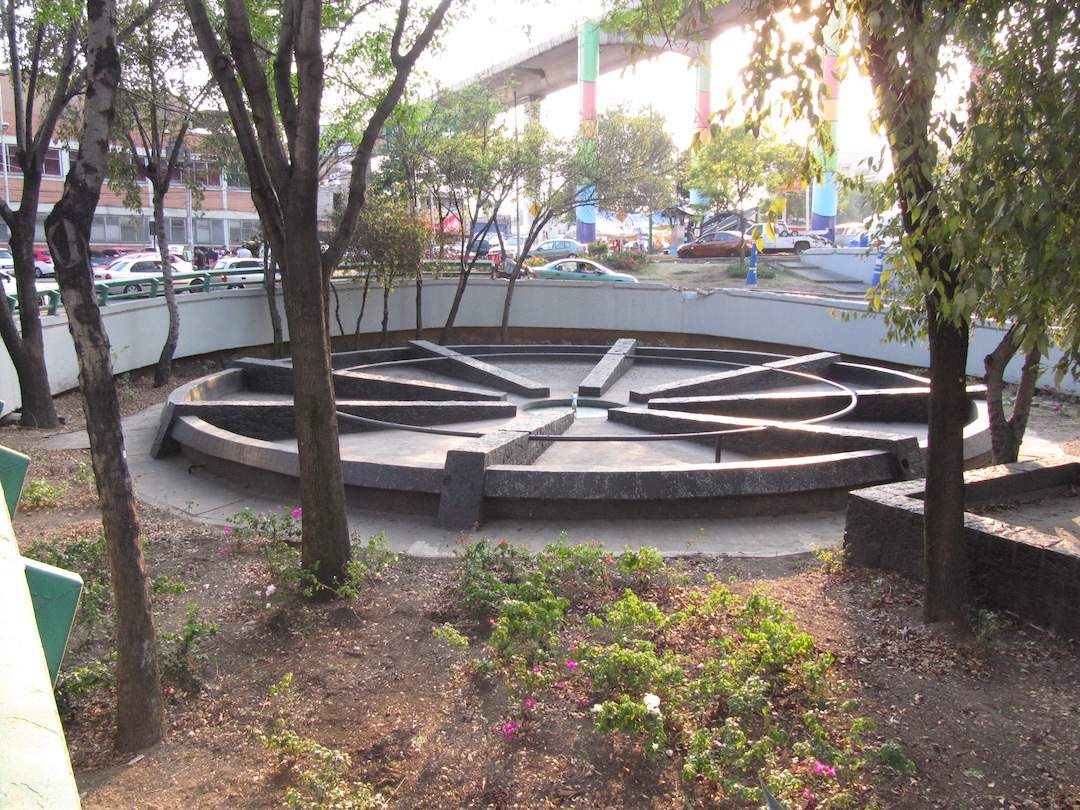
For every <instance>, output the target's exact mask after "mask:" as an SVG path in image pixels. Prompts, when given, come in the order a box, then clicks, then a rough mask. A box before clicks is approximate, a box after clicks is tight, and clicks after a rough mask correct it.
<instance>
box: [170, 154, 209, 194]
mask: <svg viewBox="0 0 1080 810" xmlns="http://www.w3.org/2000/svg"><path fill="white" fill-rule="evenodd" d="M189 176H190V177H192V178H193V179H194V181H195V184H196V185H198V186H201V187H202V188H221V166H220V165H219V164H218V162H217V161H216V160H203V159H201V158H192V159H191V160H189V161H188V162H187V164H186V165H185V166H181V167H177V168H175V169H173V170H172V174H171V175H170V177H172V179H173V181H174V182H176V183H186V182H187V178H188V177H189Z"/></svg>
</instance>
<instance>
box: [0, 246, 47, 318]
mask: <svg viewBox="0 0 1080 810" xmlns="http://www.w3.org/2000/svg"><path fill="white" fill-rule="evenodd" d="M0 252H3V253H7V251H0ZM10 255H11V254H8V256H9V258H8V260H7V261H8V264H5V263H4V261H3V257H2V256H0V282H3V284H4V294H5V295H9V296H11V297H12V298H14V297H15V296H16V295H17V291H16V288H15V270H14V268H13V267H12V266H11V258H10ZM34 292H36V293H38V299H37V303H38V306H39V307H43V306H45V305H46V304H47V303H48V298H47V297H46V294H47V293H50V292H60V285H59V284H57V283H56V282H55V281H44V280H43V279H40V278H39V279H36V280H35V281H34Z"/></svg>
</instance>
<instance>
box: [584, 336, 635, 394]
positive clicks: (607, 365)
mask: <svg viewBox="0 0 1080 810" xmlns="http://www.w3.org/2000/svg"><path fill="white" fill-rule="evenodd" d="M636 350H637V341H636V340H634V339H633V338H619V340H616V341H615V343H614V344H613V345H612V347H611V348H610V349H608V350H607V354H605V355H604V356H603V357H601V358H600V360H599V361H598V362H597V364H596V365H595V366H593V367H592V371H590V372H589V374H588V376H586V377H585V379H584V380H582V381H581V384H580V385H579V386H578V396H582V397H602V396H603V395H604V392H606V391H607V390H608V389H609V388H611V386H613V385H614V384H615V383H616V381H617V380H618V379H619V378H620V377H621V376H622V375H623V374H625V373H626V372H627V371H628V370H629V369H630V367H631V366H632V365H634V352H635V351H636Z"/></svg>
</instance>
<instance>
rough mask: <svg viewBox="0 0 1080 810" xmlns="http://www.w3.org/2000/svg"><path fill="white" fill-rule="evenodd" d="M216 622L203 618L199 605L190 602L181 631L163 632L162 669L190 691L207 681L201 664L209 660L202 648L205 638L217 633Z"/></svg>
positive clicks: (180, 685) (164, 673)
mask: <svg viewBox="0 0 1080 810" xmlns="http://www.w3.org/2000/svg"><path fill="white" fill-rule="evenodd" d="M218 630H219V628H218V626H217V624H215V623H214V622H204V621H202V620H201V619H199V608H198V606H197V605H194V604H192V605H188V608H187V618H186V620H185V622H184V626H183V627H182V628H180V632H179V633H161V639H160V646H161V651H160V656H161V672H162V674H163V675H165V676H166V677H168V678H171V679H172V680H173V681H174V682H175V683H176V684H177V685H178V686H179V687H181V688H182V689H185V690H186V691H188V692H192V693H194V692H198V691H199V690H200V689H202V685H203V681H202V677H201V676H200V674H199V668H200V667H201V666H202V665H203V664H204V663H205V662H206V655H205V654H204V653H203V652H202V650H201V649H200V648H201V647H202V643H203V641H205V640H206V639H208V638H211V637H212V636H215V635H217V633H218Z"/></svg>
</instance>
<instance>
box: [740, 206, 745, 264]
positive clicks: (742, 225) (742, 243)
mask: <svg viewBox="0 0 1080 810" xmlns="http://www.w3.org/2000/svg"><path fill="white" fill-rule="evenodd" d="M742 212H743V198H742V197H739V233H740V234H745V233H746V221H745V219H744V217H743V213H742ZM745 266H746V237H745V236H741V237H740V238H739V267H745Z"/></svg>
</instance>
